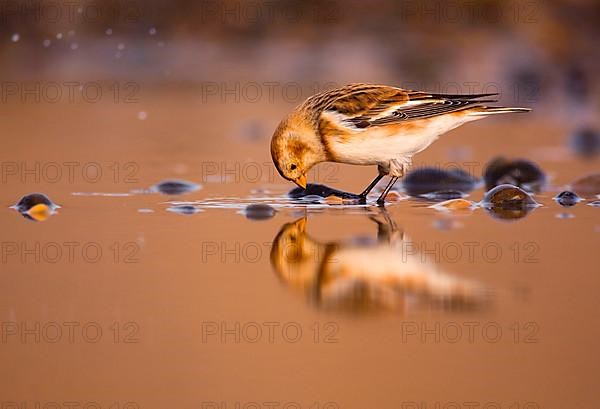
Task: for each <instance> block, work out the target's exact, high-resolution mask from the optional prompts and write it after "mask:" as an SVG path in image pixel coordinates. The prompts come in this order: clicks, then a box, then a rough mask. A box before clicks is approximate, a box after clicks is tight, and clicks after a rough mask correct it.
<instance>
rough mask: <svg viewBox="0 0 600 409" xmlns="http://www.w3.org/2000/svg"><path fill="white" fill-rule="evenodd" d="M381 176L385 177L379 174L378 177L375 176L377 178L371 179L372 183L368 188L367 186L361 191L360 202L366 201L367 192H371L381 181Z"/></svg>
mask: <svg viewBox="0 0 600 409" xmlns="http://www.w3.org/2000/svg"><path fill="white" fill-rule="evenodd" d="M383 176H385V175H384V174H382V173H380V174H379V175H377V177H376V178H375V179H373V181H372V182H371V183H370V184H369V186H367V187H366V188H365V190H363V191H362V193H361V194H360V195H359V196H360V201H362V202H365V201H366V200H367V195H368V194H369V192H370V191H371V190H373V188H374V187H375V186H376V185H377V183H379V181H380V180H381V178H382V177H383Z"/></svg>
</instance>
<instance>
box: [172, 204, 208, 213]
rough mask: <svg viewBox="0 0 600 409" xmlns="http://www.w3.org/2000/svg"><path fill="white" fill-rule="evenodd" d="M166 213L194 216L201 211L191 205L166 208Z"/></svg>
mask: <svg viewBox="0 0 600 409" xmlns="http://www.w3.org/2000/svg"><path fill="white" fill-rule="evenodd" d="M167 211H168V212H172V213H177V214H196V213H200V212H201V211H202V210H201V209H198V208H197V207H194V206H192V205H177V206H171V207H168V208H167Z"/></svg>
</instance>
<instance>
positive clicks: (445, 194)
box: [420, 190, 466, 202]
mask: <svg viewBox="0 0 600 409" xmlns="http://www.w3.org/2000/svg"><path fill="white" fill-rule="evenodd" d="M465 196H466V193H463V192H459V191H458V190H441V191H439V192H431V193H426V194H424V195H421V196H420V197H422V198H423V199H427V200H431V201H434V202H440V201H448V200H453V199H462V198H463V197H465Z"/></svg>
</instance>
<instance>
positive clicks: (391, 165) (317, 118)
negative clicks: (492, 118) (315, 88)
mask: <svg viewBox="0 0 600 409" xmlns="http://www.w3.org/2000/svg"><path fill="white" fill-rule="evenodd" d="M494 95H496V94H471V95H450V94H435V93H428V92H422V91H411V90H404V89H401V88H396V87H390V86H386V85H370V84H350V85H346V86H344V87H341V88H336V89H333V90H330V91H325V92H322V93H319V94H316V95H313V96H312V97H310V98H308V99H307V100H306V101H305V102H304V103H303V104H301V105H300V106H298V107H297V108H296V109H295V110H294V111H293V112H291V113H290V114H289V115H288V116H287V117H286V118H285V119H284V120H283V121H281V123H280V124H279V126H278V127H277V129H276V130H275V133H274V134H273V137H272V139H271V156H272V157H273V162H274V163H275V166H276V168H277V170H278V171H279V173H280V174H281V176H283V177H284V178H285V179H288V180H290V181H293V182H295V183H296V184H298V185H299V186H301V187H304V188H305V187H306V173H307V172H308V171H309V170H310V168H312V167H313V166H314V165H316V164H317V163H320V162H339V163H350V164H355V165H377V167H378V170H379V175H378V176H377V177H376V178H375V180H373V182H372V183H371V184H370V185H369V186H367V188H366V189H365V190H364V191H363V192H362V193H361V198H362V199H363V200H366V196H367V194H368V193H369V192H370V191H371V189H372V188H373V187H374V186H375V185H376V184H377V182H379V180H381V178H382V177H383V176H385V175H389V176H391V180H390V182H389V183H388V185H387V187H386V188H385V189H384V191H383V193H382V194H381V196H380V197H379V199H378V203H383V202H384V200H385V196H386V195H387V193H388V192H389V190H390V189H391V188H392V186H393V185H394V183H395V182H396V181H397V180H398V178H399V177H402V176H403V175H404V173H405V172H406V169H407V167H408V165H409V164H410V163H411V160H412V156H413V155H415V154H416V153H418V152H421V151H422V150H424V149H426V148H427V147H428V146H429V145H430V144H431V143H433V142H434V141H435V140H436V139H437V138H438V137H439V136H440V135H442V134H444V133H446V132H448V131H450V130H451V129H454V128H456V127H458V126H460V125H462V124H464V123H467V122H470V121H474V120H476V119H480V118H484V117H486V116H488V115H492V114H499V113H508V112H527V111H529V109H527V108H507V107H491V106H488V105H487V104H488V103H490V102H497V100H496V99H486V98H487V97H492V96H494Z"/></svg>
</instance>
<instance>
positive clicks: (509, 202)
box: [482, 185, 538, 219]
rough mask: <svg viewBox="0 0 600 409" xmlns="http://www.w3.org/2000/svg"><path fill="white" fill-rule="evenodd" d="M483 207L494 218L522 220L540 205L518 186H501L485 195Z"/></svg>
mask: <svg viewBox="0 0 600 409" xmlns="http://www.w3.org/2000/svg"><path fill="white" fill-rule="evenodd" d="M482 205H483V207H484V208H485V209H487V210H488V212H489V213H490V214H491V215H492V216H494V217H497V218H500V219H520V218H522V217H525V216H526V215H527V214H528V213H529V212H530V211H531V210H532V209H534V208H535V207H537V206H538V203H537V202H536V201H535V200H534V199H533V198H532V197H531V196H530V195H529V193H527V192H526V191H524V190H523V189H521V188H519V187H517V186H513V185H500V186H496V187H495V188H493V189H492V190H490V191H489V192H487V193H486V194H485V197H484V198H483V201H482Z"/></svg>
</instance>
